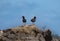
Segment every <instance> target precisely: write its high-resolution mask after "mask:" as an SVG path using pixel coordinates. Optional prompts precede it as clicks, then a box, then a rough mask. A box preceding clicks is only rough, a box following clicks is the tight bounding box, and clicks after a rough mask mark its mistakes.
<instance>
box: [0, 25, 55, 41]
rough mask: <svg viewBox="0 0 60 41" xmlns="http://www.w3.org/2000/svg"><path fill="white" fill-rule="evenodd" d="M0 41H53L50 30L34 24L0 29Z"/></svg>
mask: <svg viewBox="0 0 60 41" xmlns="http://www.w3.org/2000/svg"><path fill="white" fill-rule="evenodd" d="M0 41H55V40H53V38H52V36H51V31H50V30H46V31H42V30H40V29H39V28H37V26H36V25H25V26H18V27H16V28H11V29H6V30H2V31H0Z"/></svg>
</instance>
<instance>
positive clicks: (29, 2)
mask: <svg viewBox="0 0 60 41" xmlns="http://www.w3.org/2000/svg"><path fill="white" fill-rule="evenodd" d="M22 15H24V16H26V19H27V21H28V22H27V24H31V22H30V19H31V18H32V17H33V16H37V21H36V25H37V26H38V27H40V28H42V26H43V25H46V26H47V28H49V29H51V30H52V31H53V32H54V33H56V34H59V35H60V32H59V31H60V0H0V29H7V28H11V27H15V26H20V25H22V22H21V16H22Z"/></svg>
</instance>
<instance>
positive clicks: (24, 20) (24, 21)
mask: <svg viewBox="0 0 60 41" xmlns="http://www.w3.org/2000/svg"><path fill="white" fill-rule="evenodd" d="M22 22H23V23H24V25H26V22H27V20H26V19H25V16H22Z"/></svg>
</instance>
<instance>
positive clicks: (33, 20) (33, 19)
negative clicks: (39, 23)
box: [31, 16, 36, 24]
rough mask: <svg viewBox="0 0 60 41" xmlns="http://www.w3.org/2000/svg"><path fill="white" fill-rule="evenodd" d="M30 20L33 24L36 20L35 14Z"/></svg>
mask: <svg viewBox="0 0 60 41" xmlns="http://www.w3.org/2000/svg"><path fill="white" fill-rule="evenodd" d="M31 22H32V23H33V24H34V23H35V22H36V16H34V18H32V19H31Z"/></svg>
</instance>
